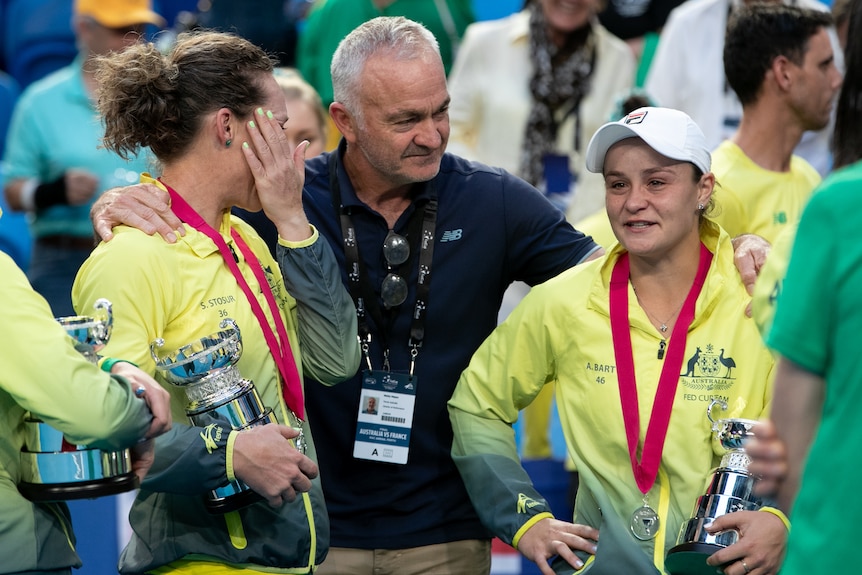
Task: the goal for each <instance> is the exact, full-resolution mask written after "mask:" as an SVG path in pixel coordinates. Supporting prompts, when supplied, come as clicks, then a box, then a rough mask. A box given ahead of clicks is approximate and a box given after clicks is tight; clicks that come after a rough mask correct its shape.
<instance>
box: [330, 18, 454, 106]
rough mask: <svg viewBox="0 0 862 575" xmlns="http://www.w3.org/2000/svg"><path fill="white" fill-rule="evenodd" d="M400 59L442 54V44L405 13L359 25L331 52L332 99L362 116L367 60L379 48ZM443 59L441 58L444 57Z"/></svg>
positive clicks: (378, 50)
mask: <svg viewBox="0 0 862 575" xmlns="http://www.w3.org/2000/svg"><path fill="white" fill-rule="evenodd" d="M384 50H385V51H388V52H389V53H390V54H391V55H393V56H394V57H395V58H397V59H398V60H413V59H416V58H421V57H422V56H424V55H426V54H427V53H428V52H429V51H433V53H434V54H436V55H437V57H438V58H440V45H439V44H438V43H437V39H436V38H435V37H434V34H432V33H431V32H430V31H429V30H428V29H427V28H426V27H425V26H423V25H422V24H419V23H418V22H414V21H412V20H408V19H407V18H404V17H403V16H380V17H378V18H373V19H371V20H368V21H367V22H365V23H363V24H361V25H359V26H358V27H357V28H356V29H355V30H353V31H352V32H351V33H350V34H348V35H347V36H345V37H344V39H343V40H342V41H341V43H339V44H338V48H337V49H336V50H335V54H334V55H333V56H332V64H331V65H330V68H329V70H330V74H331V75H332V92H333V100H334V101H336V102H340V103H341V104H343V105H344V107H345V108H347V110H348V111H349V112H350V113H351V114H352V115H353V116H354V117H355V118H357V119H361V117H362V112H361V108H360V106H359V100H358V94H359V82H360V80H361V78H362V71H363V69H364V68H365V64H366V62H368V60H369V59H371V57H372V56H374V55H375V54H377V53H378V52H380V51H384ZM441 62H442V60H441Z"/></svg>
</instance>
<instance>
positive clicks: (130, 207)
mask: <svg viewBox="0 0 862 575" xmlns="http://www.w3.org/2000/svg"><path fill="white" fill-rule="evenodd" d="M90 220H91V221H92V223H93V230H94V231H95V232H96V235H97V236H98V237H99V238H100V239H101V240H102V241H106V242H107V241H110V240H111V238H113V237H114V232H113V228H114V226H118V225H120V224H125V225H127V226H130V227H133V228H137V229H139V230H141V231H142V232H144V233H146V234H149V235H153V234H155V233H158V234H160V235H161V236H162V237H163V238H165V240H166V241H168V242H169V243H174V242H176V241H177V235H180V236H182V235H185V228H184V227H183V224H182V222H181V221H180V219H179V218H178V217H177V216H176V215H175V214H174V213H173V212H172V211H171V199H170V196H169V195H168V193H167V192H165V191H164V190H162V189H161V188H159V187H158V186H156V185H154V184H135V185H133V186H127V187H125V188H112V189H110V190H108V191H107V192H105V193H104V194H102V195H101V197H100V198H99V199H98V200H96V203H95V204H93V207H92V208H91V209H90Z"/></svg>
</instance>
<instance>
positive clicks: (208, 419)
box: [150, 318, 276, 513]
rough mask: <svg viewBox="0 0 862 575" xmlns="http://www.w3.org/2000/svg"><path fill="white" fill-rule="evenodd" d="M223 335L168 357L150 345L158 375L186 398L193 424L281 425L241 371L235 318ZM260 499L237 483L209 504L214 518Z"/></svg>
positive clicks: (159, 345)
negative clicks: (216, 515)
mask: <svg viewBox="0 0 862 575" xmlns="http://www.w3.org/2000/svg"><path fill="white" fill-rule="evenodd" d="M219 327H220V329H221V331H218V332H216V333H213V334H211V335H208V336H206V337H203V338H200V339H199V340H197V341H194V342H191V343H189V344H186V345H184V346H182V347H180V348H178V349H176V350H174V351H172V352H169V353H167V354H165V355H160V354H159V352H158V350H159V349H160V348H162V347H164V345H165V341H164V340H163V339H161V338H159V339H156V340H155V341H153V342H152V343H151V344H150V354H151V355H152V356H153V359H154V360H155V362H156V370H158V371H159V372H160V373H161V374H162V377H163V378H164V379H165V381H167V382H168V383H170V384H172V385H174V386H176V387H179V388H181V389H182V390H183V391H184V392H185V395H186V405H185V408H184V409H185V412H186V415H187V416H188V418H189V420H190V421H191V422H192V424H193V425H195V426H198V427H204V428H206V427H208V426H211V425H215V426H219V427H226V428H229V429H235V430H242V429H247V428H250V427H255V426H258V425H265V424H267V423H276V419H275V415H274V414H273V412H272V409H270V408H268V407H266V406H265V405H264V404H263V402H262V401H261V399H260V396H259V395H258V393H257V390H256V389H255V387H254V383H252V382H251V381H250V380H248V379H244V378H243V377H242V375H241V374H240V372H239V369H238V368H237V367H236V363H237V362H238V361H239V358H240V356H241V355H242V336H241V334H240V330H239V326H238V325H237V324H236V322H235V321H234V320H233V319H230V318H227V319H224V320H222V322H221V324H220V325H219ZM261 499H262V498H261V496H260V495H258V494H257V493H255V492H254V491H252V490H251V489H250V488H249V487H248V486H247V485H245V484H244V483H242V482H241V481H238V480H234V481H231V482H229V483H227V484H226V485H223V486H221V487H218V488H217V489H213V490H212V491H211V492H210V493H209V494H208V495H207V497H206V499H205V505H206V508H207V510H208V511H210V512H211V513H227V512H229V511H234V510H236V509H240V508H242V507H245V506H246V505H249V504H251V503H255V502H257V501H259V500H261Z"/></svg>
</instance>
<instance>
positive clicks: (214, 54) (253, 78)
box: [96, 31, 276, 162]
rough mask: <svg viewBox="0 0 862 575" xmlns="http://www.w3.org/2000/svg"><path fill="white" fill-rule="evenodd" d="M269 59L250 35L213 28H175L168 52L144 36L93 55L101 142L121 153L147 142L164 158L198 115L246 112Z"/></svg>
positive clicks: (260, 94) (185, 141) (178, 146)
mask: <svg viewBox="0 0 862 575" xmlns="http://www.w3.org/2000/svg"><path fill="white" fill-rule="evenodd" d="M275 62H276V60H275V59H274V58H273V57H272V56H271V55H269V54H267V53H266V52H265V51H264V50H263V49H261V48H259V47H257V46H255V45H254V44H252V43H251V42H249V41H248V40H245V39H243V38H240V37H239V36H236V35H234V34H229V33H224V32H213V31H193V32H184V33H182V34H180V35H179V36H178V37H177V41H176V44H175V45H174V46H173V48H172V49H171V51H170V53H168V54H162V53H161V52H160V51H159V50H158V48H157V47H156V46H155V45H154V44H152V43H145V44H143V43H142V44H137V45H135V46H131V47H129V48H127V49H125V50H124V51H122V52H117V53H112V54H109V55H107V56H103V57H101V58H99V59H98V61H97V69H96V80H97V82H98V84H99V89H98V93H97V97H98V101H97V107H98V110H99V113H100V114H101V116H102V118H103V121H104V124H105V136H104V144H105V147H107V148H108V149H110V150H113V151H114V152H116V153H117V154H119V155H120V156H121V157H123V158H128V157H130V156H132V155H134V154H136V153H137V152H138V151H139V150H140V149H141V148H143V147H149V148H150V150H152V152H153V154H154V155H155V156H156V158H157V159H158V160H159V161H161V162H170V161H171V160H173V159H176V158H178V157H180V156H182V155H183V154H184V153H185V152H186V151H187V149H188V148H189V146H190V145H191V143H192V141H193V140H194V138H195V135H196V134H197V132H198V130H199V129H200V125H201V120H202V118H203V116H204V115H206V114H208V113H210V112H213V111H215V110H218V109H219V108H228V109H230V110H231V111H233V112H234V113H235V114H237V115H238V116H240V117H244V116H247V115H249V114H251V112H252V110H254V108H255V107H256V106H258V105H260V104H261V103H262V101H263V100H264V99H265V96H264V91H263V82H262V79H263V78H264V74H272V71H273V67H274V65H275Z"/></svg>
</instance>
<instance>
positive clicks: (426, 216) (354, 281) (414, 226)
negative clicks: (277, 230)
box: [329, 150, 437, 375]
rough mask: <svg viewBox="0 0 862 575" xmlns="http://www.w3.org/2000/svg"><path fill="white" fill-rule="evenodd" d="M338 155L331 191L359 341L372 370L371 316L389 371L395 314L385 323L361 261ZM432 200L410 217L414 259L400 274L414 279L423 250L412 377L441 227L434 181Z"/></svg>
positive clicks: (333, 157) (412, 334) (412, 342)
mask: <svg viewBox="0 0 862 575" xmlns="http://www.w3.org/2000/svg"><path fill="white" fill-rule="evenodd" d="M338 154H339V150H336V151H334V152H332V154H331V155H330V156H329V189H330V192H331V194H332V206H333V208H334V209H335V212H336V214H337V215H338V217H339V220H340V222H341V235H342V238H343V240H344V257H345V260H346V263H347V279H348V289H349V291H350V295H351V297H352V298H353V303H354V304H355V305H356V315H357V318H358V320H359V321H358V323H359V339H360V342H361V344H362V353H363V354H364V355H365V360H366V362H367V364H368V369H372V367H371V358H370V356H369V348H370V347H371V329H370V328H369V327H368V321H367V315H366V314H371V317H372V319H373V320H374V323H375V324H377V326H378V329H379V334H378V335H379V337H380V339H381V343H382V344H383V349H384V352H383V355H384V366H383V367H384V369H385V370H387V371H388V369H389V365H388V363H389V359H388V358H389V342H388V341H387V340H388V338H387V334H386V331H387V330H389V331H391V329H392V323H393V321H394V317H393V316H394V314H391V313H390V312H389V310H387V311H386V314H387V315H388V316H389V317H388V319H389V320H390V321H386V320H385V319H384V311H383V309H382V308H381V305H380V300H379V299H378V297H377V294H376V293H375V292H374V288H373V287H372V286H371V283H370V282H369V280H368V275H367V274H366V273H365V262H363V261H362V260H361V259H360V257H359V241H358V239H357V236H356V226H355V225H354V224H353V219H352V218H351V215H352V213H351V212H352V208H351V207H349V206H348V207H345V206H344V202H343V201H342V199H341V186H340V185H339V183H338ZM428 186H429V191H430V195H431V198H430V199H429V200H428V201H427V203H425V205H424V207H423V208H422V210H421V211H422V216H421V217H419V209H416V210H415V211H414V212H413V214H412V215H411V216H410V220H409V221H408V223H407V230H406V238H407V241H408V242H409V244H410V253H411V257H410V258H408V259H407V261H406V262H404V263H403V264H401V267H400V268H399V269H398V274H399V275H400V276H401V277H403V278H404V280H405V281H407V280H408V279H409V278H410V274H409V273H408V272H409V271H410V262H411V261H412V260H413V257H412V254H413V253H416V247H417V246H418V248H419V250H418V253H419V272H418V274H417V280H416V302H415V303H414V304H413V319H412V323H411V325H410V341H409V342H408V344H409V346H410V375H413V369H414V367H415V363H416V356H418V355H419V348H421V347H422V340H423V339H424V338H425V314H426V311H427V309H428V297H429V295H430V285H431V262H432V259H433V255H434V236H435V231H436V227H437V193H436V190H435V188H434V183H433V180H432V181H431V182H429V183H428Z"/></svg>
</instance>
